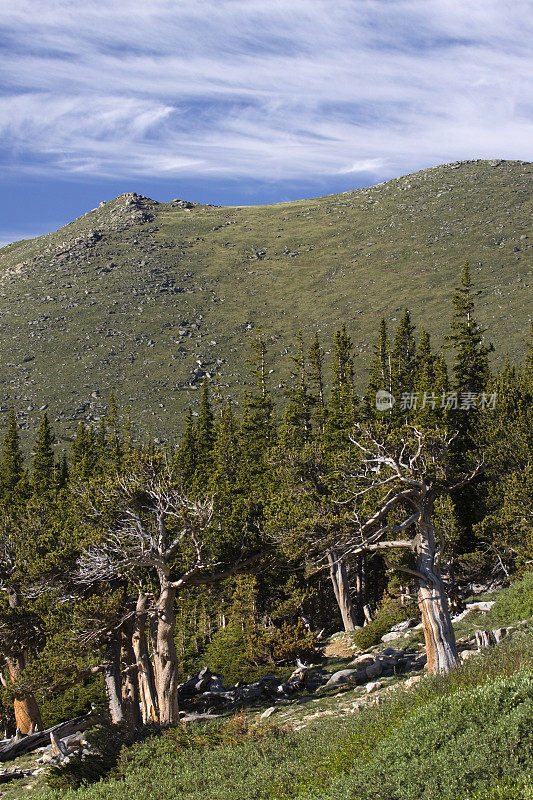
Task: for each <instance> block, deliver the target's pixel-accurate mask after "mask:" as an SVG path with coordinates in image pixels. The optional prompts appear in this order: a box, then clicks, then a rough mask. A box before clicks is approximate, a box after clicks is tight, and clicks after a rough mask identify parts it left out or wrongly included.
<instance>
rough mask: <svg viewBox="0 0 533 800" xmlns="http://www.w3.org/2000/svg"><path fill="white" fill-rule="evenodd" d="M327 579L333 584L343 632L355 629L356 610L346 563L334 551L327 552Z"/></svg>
mask: <svg viewBox="0 0 533 800" xmlns="http://www.w3.org/2000/svg"><path fill="white" fill-rule="evenodd" d="M328 564H329V577H330V579H331V583H332V584H333V591H334V593H335V600H336V601H337V605H338V606H339V610H340V612H341V617H342V622H343V625H344V630H345V631H353V630H355V628H356V627H357V609H356V608H355V605H354V603H353V602H352V598H351V597H350V587H349V585H348V571H347V569H346V562H345V561H344V560H343V559H342V557H339V556H338V555H337V553H336V552H335V551H334V550H330V551H329V552H328Z"/></svg>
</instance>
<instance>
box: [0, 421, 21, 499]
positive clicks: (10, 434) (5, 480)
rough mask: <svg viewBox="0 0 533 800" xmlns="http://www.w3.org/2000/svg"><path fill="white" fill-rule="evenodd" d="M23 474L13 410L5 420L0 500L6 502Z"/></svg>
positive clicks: (0, 462)
mask: <svg viewBox="0 0 533 800" xmlns="http://www.w3.org/2000/svg"><path fill="white" fill-rule="evenodd" d="M23 472H24V456H23V455H22V448H21V446H20V437H19V432H18V426H17V420H16V417H15V411H14V409H11V410H10V412H9V415H8V418H7V425H6V432H5V436H4V442H3V445H2V455H1V457H0V498H1V499H2V500H3V501H4V502H6V501H8V500H9V498H10V497H11V494H12V492H13V490H14V488H15V486H16V485H17V483H18V482H19V481H20V479H21V478H22V475H23Z"/></svg>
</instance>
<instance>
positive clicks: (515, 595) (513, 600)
mask: <svg viewBox="0 0 533 800" xmlns="http://www.w3.org/2000/svg"><path fill="white" fill-rule="evenodd" d="M531 617H533V572H526V573H525V575H523V576H522V577H521V578H519V579H518V580H516V581H514V582H513V583H511V585H510V586H508V587H507V588H506V589H503V590H502V591H501V592H500V593H499V595H498V597H497V599H496V602H495V603H494V605H493V607H492V609H491V613H490V619H491V622H492V623H493V624H494V625H498V626H505V625H512V624H513V623H515V622H520V621H521V620H523V619H530V618H531Z"/></svg>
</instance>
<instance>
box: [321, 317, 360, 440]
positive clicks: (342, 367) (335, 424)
mask: <svg viewBox="0 0 533 800" xmlns="http://www.w3.org/2000/svg"><path fill="white" fill-rule="evenodd" d="M355 411H356V397H355V388H354V366H353V356H352V341H351V339H350V336H349V335H348V333H347V332H346V327H345V326H344V325H343V326H342V328H341V329H340V330H338V331H337V332H336V333H335V339H334V344H333V363H332V387H331V397H330V400H329V404H328V417H327V426H326V435H327V438H328V440H329V442H330V444H331V445H333V444H335V443H336V444H340V443H341V442H344V441H346V439H347V436H348V433H349V432H350V431H351V429H352V427H353V424H354V422H355Z"/></svg>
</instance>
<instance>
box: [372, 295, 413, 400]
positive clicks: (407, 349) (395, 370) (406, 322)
mask: <svg viewBox="0 0 533 800" xmlns="http://www.w3.org/2000/svg"><path fill="white" fill-rule="evenodd" d="M414 331H415V326H414V325H413V324H412V322H411V315H410V314H409V311H408V309H407V308H406V309H405V310H404V312H403V314H402V316H401V318H400V321H399V323H398V327H397V328H396V333H395V335H394V341H393V343H392V349H391V354H390V363H391V385H392V391H393V394H394V395H398V396H400V395H401V394H402V393H404V392H407V393H410V392H412V391H413V389H414V382H415V371H416V366H417V360H416V342H415V337H414ZM380 345H381V334H380V340H379V343H378V347H380ZM378 356H379V358H380V359H381V360H383V353H382V352H381V349H380V350H379V351H378Z"/></svg>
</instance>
